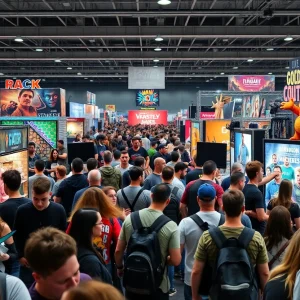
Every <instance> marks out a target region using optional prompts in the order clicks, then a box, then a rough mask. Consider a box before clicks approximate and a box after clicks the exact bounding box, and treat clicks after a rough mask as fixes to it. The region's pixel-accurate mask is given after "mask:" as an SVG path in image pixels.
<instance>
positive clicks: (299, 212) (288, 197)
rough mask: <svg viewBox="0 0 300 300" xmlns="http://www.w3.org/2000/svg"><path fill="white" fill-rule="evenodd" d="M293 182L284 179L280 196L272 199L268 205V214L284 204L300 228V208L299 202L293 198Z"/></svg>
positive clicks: (295, 224)
mask: <svg viewBox="0 0 300 300" xmlns="http://www.w3.org/2000/svg"><path fill="white" fill-rule="evenodd" d="M292 193H293V184H292V182H291V181H290V180H287V179H283V180H282V181H281V183H280V186H279V192H278V197H277V198H273V199H272V200H270V202H269V204H268V207H267V215H269V214H270V212H271V210H272V209H273V208H274V207H276V206H278V205H281V206H284V207H285V208H287V209H288V210H289V212H290V214H291V220H292V222H293V225H294V226H295V227H296V229H299V228H300V208H299V206H298V204H297V203H295V202H293V200H292Z"/></svg>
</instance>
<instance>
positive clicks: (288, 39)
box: [284, 35, 294, 42]
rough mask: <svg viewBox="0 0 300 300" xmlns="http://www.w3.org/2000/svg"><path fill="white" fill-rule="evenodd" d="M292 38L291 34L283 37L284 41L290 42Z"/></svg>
mask: <svg viewBox="0 0 300 300" xmlns="http://www.w3.org/2000/svg"><path fill="white" fill-rule="evenodd" d="M293 39H294V38H293V37H292V36H291V35H288V36H287V37H285V38H284V41H286V42H290V41H292V40H293Z"/></svg>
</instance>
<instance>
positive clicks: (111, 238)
mask: <svg viewBox="0 0 300 300" xmlns="http://www.w3.org/2000/svg"><path fill="white" fill-rule="evenodd" d="M81 208H94V209H97V210H98V211H99V213H100V214H101V216H102V222H103V227H102V231H103V232H102V235H101V236H98V237H94V238H93V242H94V244H95V245H96V246H97V248H98V249H99V250H100V251H101V252H102V253H103V258H104V260H105V263H106V264H110V259H111V251H110V250H111V244H112V242H113V243H115V244H117V241H118V237H119V234H120V231H121V226H120V224H119V222H118V219H117V218H118V217H120V216H122V211H121V210H120V209H119V208H118V207H117V206H115V205H114V204H113V203H112V201H111V200H110V199H109V198H108V197H107V196H106V195H105V193H104V192H103V191H102V190H101V189H100V188H98V187H90V188H88V189H87V190H86V191H85V192H84V193H83V195H82V196H81V197H80V198H79V200H78V202H77V203H76V205H75V207H74V209H73V211H72V212H71V215H70V221H71V224H73V216H74V214H75V213H76V212H77V211H78V210H79V209H81ZM70 226H71V227H72V225H70Z"/></svg>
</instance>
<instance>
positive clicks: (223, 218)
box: [218, 214, 225, 226]
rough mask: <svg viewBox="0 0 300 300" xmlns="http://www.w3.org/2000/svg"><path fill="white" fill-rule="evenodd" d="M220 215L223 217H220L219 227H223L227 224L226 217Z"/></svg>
mask: <svg viewBox="0 0 300 300" xmlns="http://www.w3.org/2000/svg"><path fill="white" fill-rule="evenodd" d="M220 215H221V217H220V221H219V224H218V226H221V225H223V224H224V223H225V215H223V214H220Z"/></svg>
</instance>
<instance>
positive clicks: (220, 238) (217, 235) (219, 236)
mask: <svg viewBox="0 0 300 300" xmlns="http://www.w3.org/2000/svg"><path fill="white" fill-rule="evenodd" d="M208 232H209V234H210V236H211V237H212V239H213V241H214V242H215V243H216V245H217V247H218V248H219V249H221V248H223V245H224V244H225V243H226V241H227V239H226V237H225V235H224V233H223V232H222V231H221V229H220V228H219V227H215V228H211V229H209V230H208Z"/></svg>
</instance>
